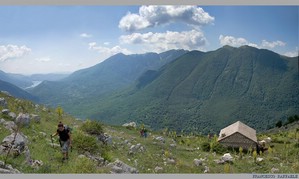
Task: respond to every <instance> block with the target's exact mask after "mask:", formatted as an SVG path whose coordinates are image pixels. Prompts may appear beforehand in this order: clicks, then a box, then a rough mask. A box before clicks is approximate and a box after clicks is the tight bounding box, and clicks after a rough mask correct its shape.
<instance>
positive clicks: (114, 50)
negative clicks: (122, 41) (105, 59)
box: [88, 42, 132, 56]
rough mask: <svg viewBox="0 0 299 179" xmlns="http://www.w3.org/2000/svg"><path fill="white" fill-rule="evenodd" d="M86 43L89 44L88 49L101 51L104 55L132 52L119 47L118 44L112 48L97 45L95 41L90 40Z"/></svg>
mask: <svg viewBox="0 0 299 179" xmlns="http://www.w3.org/2000/svg"><path fill="white" fill-rule="evenodd" d="M88 45H89V49H90V50H95V51H97V52H99V53H102V54H104V55H106V56H111V55H115V54H117V53H123V54H132V52H130V51H129V50H128V49H126V48H121V47H120V46H118V45H117V46H114V47H112V48H108V47H103V46H97V43H96V42H91V43H89V44H88Z"/></svg>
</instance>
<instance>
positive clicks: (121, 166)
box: [107, 159, 139, 173]
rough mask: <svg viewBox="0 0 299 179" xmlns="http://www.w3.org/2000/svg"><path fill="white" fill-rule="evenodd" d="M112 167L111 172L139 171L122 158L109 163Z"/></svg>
mask: <svg viewBox="0 0 299 179" xmlns="http://www.w3.org/2000/svg"><path fill="white" fill-rule="evenodd" d="M107 167H110V168H111V173H139V172H138V170H137V169H136V168H134V167H131V166H129V165H127V164H125V163H124V162H122V161H120V160H118V159H117V160H116V161H115V162H113V163H110V164H108V165H107Z"/></svg>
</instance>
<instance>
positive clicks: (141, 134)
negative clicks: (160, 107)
mask: <svg viewBox="0 0 299 179" xmlns="http://www.w3.org/2000/svg"><path fill="white" fill-rule="evenodd" d="M143 136H144V130H143V129H141V130H140V137H143Z"/></svg>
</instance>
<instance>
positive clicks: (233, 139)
mask: <svg viewBox="0 0 299 179" xmlns="http://www.w3.org/2000/svg"><path fill="white" fill-rule="evenodd" d="M219 143H221V144H222V145H224V146H227V147H233V148H239V147H242V148H243V149H249V148H250V147H251V148H252V149H254V148H255V147H256V143H255V142H254V141H252V140H250V139H248V138H247V137H245V136H243V135H242V134H240V133H238V132H237V133H234V134H232V135H230V136H228V137H227V138H225V139H223V140H221V141H219Z"/></svg>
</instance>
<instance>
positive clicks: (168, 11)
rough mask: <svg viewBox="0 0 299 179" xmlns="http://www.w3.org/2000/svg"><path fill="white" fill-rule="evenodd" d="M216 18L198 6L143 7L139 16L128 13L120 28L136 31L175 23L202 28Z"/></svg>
mask: <svg viewBox="0 0 299 179" xmlns="http://www.w3.org/2000/svg"><path fill="white" fill-rule="evenodd" d="M214 19H215V18H214V17H212V16H210V15H209V13H207V12H205V11H204V10H203V9H202V8H200V7H197V6H141V7H140V8H139V13H138V14H132V13H131V12H128V13H127V15H126V16H124V17H122V19H121V20H120V22H119V25H118V27H119V28H120V29H123V30H125V31H130V32H133V31H136V30H141V29H145V28H148V27H155V26H159V25H163V24H169V23H173V22H177V21H180V22H183V23H186V24H189V25H196V26H202V25H206V24H210V23H212V22H213V21H214Z"/></svg>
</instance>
